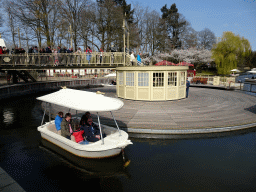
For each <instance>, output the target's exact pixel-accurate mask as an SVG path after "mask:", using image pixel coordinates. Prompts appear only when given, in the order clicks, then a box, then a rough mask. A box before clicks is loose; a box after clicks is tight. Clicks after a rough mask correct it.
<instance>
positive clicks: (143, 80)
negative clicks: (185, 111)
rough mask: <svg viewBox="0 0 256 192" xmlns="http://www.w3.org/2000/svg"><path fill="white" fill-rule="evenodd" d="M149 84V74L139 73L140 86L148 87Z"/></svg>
mask: <svg viewBox="0 0 256 192" xmlns="http://www.w3.org/2000/svg"><path fill="white" fill-rule="evenodd" d="M148 82H149V78H148V73H138V86H141V87H146V86H148V84H149V83H148Z"/></svg>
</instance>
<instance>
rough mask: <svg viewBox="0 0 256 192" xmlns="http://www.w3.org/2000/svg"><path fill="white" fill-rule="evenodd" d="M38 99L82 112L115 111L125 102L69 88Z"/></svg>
mask: <svg viewBox="0 0 256 192" xmlns="http://www.w3.org/2000/svg"><path fill="white" fill-rule="evenodd" d="M37 99H38V100H41V101H45V102H48V103H53V104H56V105H60V106H64V107H67V108H69V109H75V110H80V111H97V112H99V111H114V110H118V109H120V108H122V107H123V105H124V103H123V101H121V100H120V99H117V98H111V97H106V96H104V95H102V94H97V93H93V92H89V91H82V90H76V89H68V88H64V89H61V90H59V91H56V92H54V93H50V94H48V95H44V96H41V97H37Z"/></svg>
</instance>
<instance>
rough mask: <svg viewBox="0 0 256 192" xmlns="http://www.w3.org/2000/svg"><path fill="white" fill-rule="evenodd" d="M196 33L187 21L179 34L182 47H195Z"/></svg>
mask: <svg viewBox="0 0 256 192" xmlns="http://www.w3.org/2000/svg"><path fill="white" fill-rule="evenodd" d="M197 33H198V32H196V31H195V30H194V29H193V28H192V27H191V25H190V24H189V23H188V25H187V27H186V29H185V31H184V32H183V33H182V34H181V38H180V39H181V41H182V48H183V49H189V48H193V47H197V44H198V37H197Z"/></svg>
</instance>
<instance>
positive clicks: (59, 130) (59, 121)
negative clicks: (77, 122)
mask: <svg viewBox="0 0 256 192" xmlns="http://www.w3.org/2000/svg"><path fill="white" fill-rule="evenodd" d="M62 119H63V112H61V111H60V112H59V113H58V114H57V116H56V117H55V127H56V130H57V133H58V134H59V135H61V127H60V124H61V121H62Z"/></svg>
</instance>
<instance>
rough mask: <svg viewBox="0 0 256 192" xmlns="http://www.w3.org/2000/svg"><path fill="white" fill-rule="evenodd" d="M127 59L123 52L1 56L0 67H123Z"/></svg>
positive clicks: (126, 63) (127, 62)
mask: <svg viewBox="0 0 256 192" xmlns="http://www.w3.org/2000/svg"><path fill="white" fill-rule="evenodd" d="M129 62H130V60H129V57H128V56H127V55H125V58H124V53H123V52H102V53H101V52H92V53H90V54H86V53H84V52H83V53H38V54H37V53H35V54H28V53H25V54H10V55H9V54H1V55H0V65H1V66H13V67H15V66H20V67H29V66H36V67H40V66H48V67H55V66H89V65H92V66H104V65H105V66H125V65H129Z"/></svg>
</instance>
